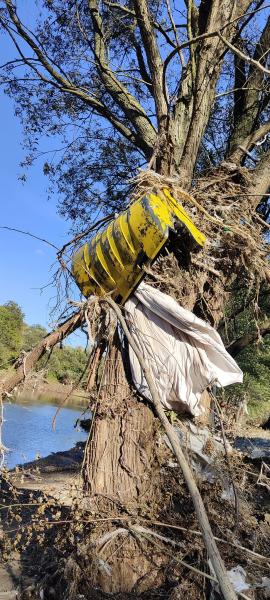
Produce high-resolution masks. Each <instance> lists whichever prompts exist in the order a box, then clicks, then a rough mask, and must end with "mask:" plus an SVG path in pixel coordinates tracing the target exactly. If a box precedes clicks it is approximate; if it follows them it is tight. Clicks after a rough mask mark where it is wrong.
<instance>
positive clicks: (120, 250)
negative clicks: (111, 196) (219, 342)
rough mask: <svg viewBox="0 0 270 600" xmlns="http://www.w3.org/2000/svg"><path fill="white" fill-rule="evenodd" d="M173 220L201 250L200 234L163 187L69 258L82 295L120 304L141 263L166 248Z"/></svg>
mask: <svg viewBox="0 0 270 600" xmlns="http://www.w3.org/2000/svg"><path fill="white" fill-rule="evenodd" d="M175 222H180V223H182V224H183V225H185V227H186V228H187V229H188V231H189V233H190V235H191V236H192V238H193V239H194V240H195V241H196V242H197V244H199V245H200V246H203V244H204V243H205V236H204V234H203V233H201V232H200V231H199V230H198V229H197V227H196V226H195V225H194V223H193V222H192V220H191V218H190V217H189V215H188V214H187V213H186V211H185V210H184V208H183V207H182V206H181V204H179V202H177V201H176V200H175V199H174V198H173V196H172V195H171V194H170V192H169V190H168V189H166V188H163V189H162V190H161V191H160V192H158V194H154V193H151V194H149V195H148V196H145V197H144V198H141V199H140V200H138V201H136V202H134V203H133V204H131V205H130V206H129V208H127V209H126V210H125V211H123V212H122V213H121V214H120V215H119V216H118V217H116V219H114V221H112V222H111V223H110V224H109V225H108V226H107V227H106V228H105V229H104V231H103V232H102V233H99V234H97V235H96V236H95V237H94V238H93V239H92V240H90V242H89V243H87V244H84V246H82V247H81V248H79V250H77V252H76V253H75V254H74V257H73V261H72V272H73V276H74V278H75V280H76V283H77V285H78V286H79V288H80V290H81V291H82V293H83V294H84V296H86V297H88V296H89V295H90V294H96V295H98V296H104V295H106V293H110V294H111V295H112V297H113V298H114V299H116V300H117V302H120V303H121V304H123V303H124V302H125V301H126V300H127V299H128V297H129V296H130V294H131V293H132V291H133V290H134V288H135V287H136V286H137V284H138V283H139V282H140V281H141V279H142V278H143V276H144V270H143V265H144V264H146V265H149V264H151V263H152V262H153V260H154V259H155V257H156V256H157V255H158V253H159V252H160V250H161V248H162V247H163V246H164V244H166V242H167V240H168V237H169V231H170V229H174V224H175Z"/></svg>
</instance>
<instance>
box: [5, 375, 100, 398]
mask: <svg viewBox="0 0 270 600" xmlns="http://www.w3.org/2000/svg"><path fill="white" fill-rule="evenodd" d="M73 386H74V384H68V385H67V384H63V383H59V381H47V380H46V379H43V380H39V381H33V380H32V381H31V380H27V381H26V382H25V383H24V384H23V385H22V386H21V387H20V389H19V390H18V392H17V394H16V396H15V398H17V399H23V398H26V397H27V398H31V397H34V398H55V399H56V400H59V401H60V402H61V400H64V398H66V397H67V396H68V399H69V400H72V401H74V402H77V403H78V404H79V403H83V404H84V403H85V404H87V403H88V396H89V394H87V392H86V391H85V390H83V389H81V388H78V389H77V390H74V391H73Z"/></svg>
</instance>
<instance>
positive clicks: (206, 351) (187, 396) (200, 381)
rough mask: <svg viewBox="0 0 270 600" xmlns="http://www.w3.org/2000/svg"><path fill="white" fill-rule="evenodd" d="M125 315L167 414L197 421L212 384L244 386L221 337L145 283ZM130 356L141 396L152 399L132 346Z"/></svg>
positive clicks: (134, 378)
mask: <svg viewBox="0 0 270 600" xmlns="http://www.w3.org/2000/svg"><path fill="white" fill-rule="evenodd" d="M125 309H126V317H127V321H128V324H129V328H130V330H131V331H132V334H133V336H134V338H135V341H136V343H137V345H138V346H139V348H140V350H141V352H142V353H143V356H144V358H145V363H146V364H147V366H148V367H149V369H150V371H151V374H152V376H153V378H154V380H155V383H156V386H157V390H158V393H159V396H160V400H161V401H162V404H163V406H164V407H165V408H167V409H169V410H175V411H179V412H188V413H191V414H192V415H194V416H197V415H199V414H201V413H202V412H203V408H202V407H201V406H200V399H201V395H202V392H203V391H204V390H205V389H206V387H207V386H208V385H209V384H211V383H216V384H218V385H222V386H226V385H229V384H232V383H240V382H242V379H243V374H242V371H241V369H240V368H239V367H238V365H237V364H236V362H235V361H234V359H233V358H232V357H231V356H230V355H229V354H228V352H227V351H226V350H225V347H224V345H223V342H222V340H221V337H220V335H219V334H218V333H217V332H216V331H215V330H214V329H213V327H211V326H210V325H208V324H207V323H205V322H204V321H202V319H198V317H196V316H195V315H194V314H193V313H192V312H190V311H189V310H186V309H184V308H182V307H181V306H179V304H178V303H177V302H176V301H175V300H173V298H171V297H170V296H168V295H167V294H163V293H162V292H160V291H158V290H157V289H155V288H153V287H151V286H149V285H147V284H146V283H141V284H140V285H139V287H138V288H137V290H136V291H135V292H134V294H133V296H132V297H131V298H130V299H129V300H128V301H127V302H126V304H125ZM129 356H130V364H131V372H132V378H133V382H134V384H135V386H136V388H137V390H138V391H139V392H140V394H142V395H143V396H145V397H146V398H149V399H151V396H150V392H149V389H148V386H147V383H146V381H145V378H144V376H143V373H142V370H141V367H140V364H139V362H138V359H137V357H136V355H135V354H134V351H133V350H132V348H131V347H130V346H129Z"/></svg>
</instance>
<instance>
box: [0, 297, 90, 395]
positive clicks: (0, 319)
mask: <svg viewBox="0 0 270 600" xmlns="http://www.w3.org/2000/svg"><path fill="white" fill-rule="evenodd" d="M23 318H24V315H23V312H22V310H21V308H20V307H19V306H18V304H16V302H11V301H10V302H7V303H6V304H4V305H3V306H0V369H1V370H2V369H3V370H5V369H7V368H8V367H10V364H11V363H12V361H13V360H14V359H15V358H16V357H17V356H18V355H19V354H20V352H21V350H25V351H29V350H31V349H32V348H33V347H34V346H35V345H36V344H37V343H38V342H39V341H40V340H41V339H42V338H43V337H44V336H45V335H46V334H47V331H46V329H45V327H42V325H38V324H37V325H27V323H24V321H23ZM87 360H88V355H87V353H85V352H84V351H83V349H82V348H72V347H71V346H64V347H63V348H60V347H59V346H58V347H56V348H55V349H54V350H53V352H52V354H51V356H50V358H49V360H48V357H47V356H44V357H43V358H42V359H41V360H40V361H39V363H38V366H37V368H38V370H40V369H43V368H44V369H45V373H46V376H47V377H48V379H51V380H54V381H59V382H61V383H70V382H75V381H77V380H78V379H79V377H80V375H81V374H82V373H83V371H84V368H85V366H86V364H87Z"/></svg>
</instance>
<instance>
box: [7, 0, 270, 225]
mask: <svg viewBox="0 0 270 600" xmlns="http://www.w3.org/2000/svg"><path fill="white" fill-rule="evenodd" d="M0 6H1V21H0V23H1V25H2V28H3V30H4V31H5V32H6V33H7V34H8V36H9V38H10V39H11V42H12V44H13V47H14V51H13V56H11V58H10V60H8V61H7V63H6V64H5V65H2V69H1V73H2V76H1V81H2V83H3V85H4V86H5V90H6V91H7V93H8V94H9V95H10V97H11V98H12V99H13V100H14V102H15V106H16V114H17V115H18V116H19V117H20V119H21V120H22V123H23V126H24V131H25V146H26V149H27V150H28V153H27V158H26V160H25V165H30V164H31V163H32V161H33V160H34V159H35V157H37V156H38V157H40V156H43V149H42V147H41V145H40V140H41V139H42V140H44V137H47V138H48V139H50V140H51V141H50V142H49V148H50V149H51V150H52V152H51V154H50V153H49V154H48V153H47V152H48V148H47V147H46V148H45V153H44V167H43V168H44V173H46V174H47V175H48V176H49V177H50V179H51V182H52V186H53V188H54V189H57V191H58V193H60V201H59V209H60V212H61V213H62V214H63V215H64V216H69V217H70V218H71V219H72V220H73V221H75V222H77V223H78V224H81V223H83V224H84V225H85V223H86V222H87V221H88V220H89V219H90V220H91V219H92V220H93V219H96V218H97V216H98V215H100V213H102V214H104V213H106V212H111V211H115V210H118V209H119V208H122V207H123V199H126V196H127V194H128V191H129V182H130V178H131V177H132V176H133V175H134V174H135V173H136V169H137V168H138V167H143V166H145V165H146V164H147V162H148V161H149V160H150V159H151V157H152V156H153V154H154V156H155V161H154V162H155V163H156V169H157V170H160V169H162V164H163V163H164V161H165V163H166V169H165V170H167V171H168V172H169V173H172V174H175V173H178V174H179V175H180V177H181V178H182V180H183V181H184V182H185V184H188V183H189V182H190V181H191V179H192V176H193V173H194V169H195V170H196V172H197V173H200V174H202V172H205V170H207V169H209V167H215V166H217V165H218V164H220V163H221V162H222V161H223V160H224V159H226V160H227V159H228V158H229V159H230V160H231V161H232V162H234V163H235V162H239V160H240V161H242V162H245V163H246V164H247V165H249V166H254V162H252V161H251V162H250V158H249V156H248V155H247V154H245V153H243V150H241V149H240V146H241V147H242V148H243V147H244V148H246V150H247V151H249V150H250V149H251V150H252V153H253V157H254V159H255V160H256V158H261V157H262V156H264V154H265V152H266V151H267V150H268V147H269V144H268V141H267V138H266V137H265V136H266V134H267V133H268V131H269V129H270V125H269V83H268V75H269V71H268V70H267V66H268V48H269V39H270V19H269V18H268V19H267V11H264V10H262V9H263V6H264V2H263V0H255V1H250V0H243V1H242V2H238V3H235V2H232V1H229V2H224V1H222V2H213V1H208V0H202V1H201V2H200V3H199V4H198V3H195V2H193V1H191V2H187V1H184V0H182V1H181V2H179V3H175V2H173V1H172V2H170V0H161V1H160V0H159V1H157V0H147V1H146V0H129V1H124V2H118V1H116V2H112V1H109V0H104V1H103V2H98V1H97V0H81V2H79V3H78V2H74V1H73V0H67V2H64V3H63V2H62V1H61V0H38V2H37V3H35V7H34V5H33V10H34V19H33V15H30V14H29V15H27V16H25V15H24V14H23V10H22V6H20V3H19V4H18V9H17V8H16V5H15V4H14V3H13V2H12V0H1V3H0ZM262 140H263V143H262V144H261V145H260V146H256V145H255V143H257V141H260V142H261V141H262ZM42 143H43V142H42ZM163 166H164V165H163ZM163 170H164V169H163ZM264 208H265V202H263V203H262V207H261V210H263V209H264Z"/></svg>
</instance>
